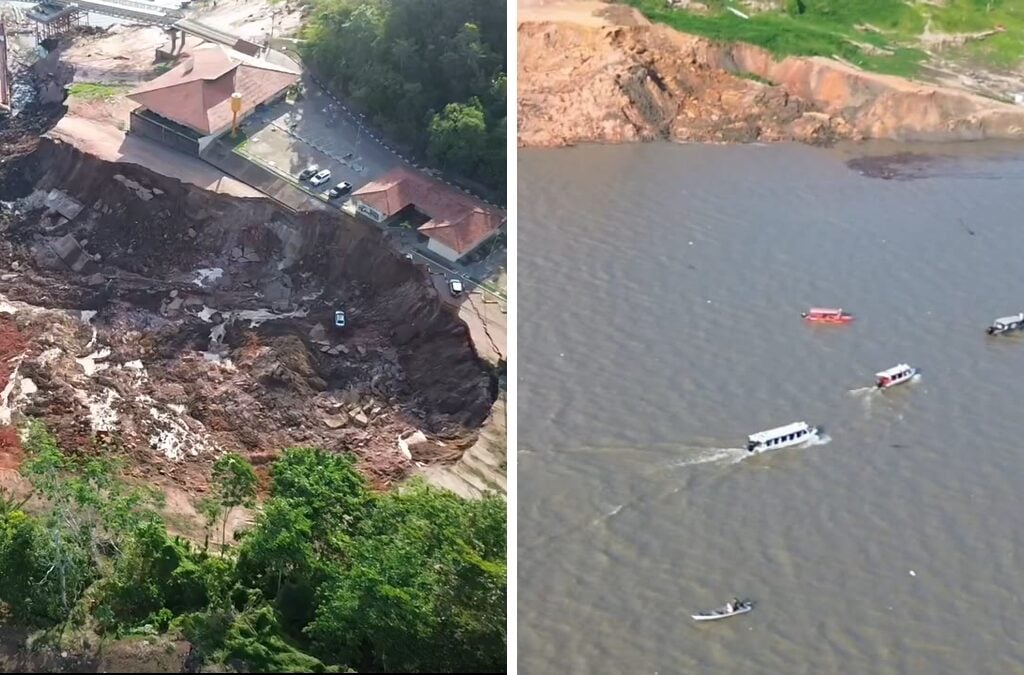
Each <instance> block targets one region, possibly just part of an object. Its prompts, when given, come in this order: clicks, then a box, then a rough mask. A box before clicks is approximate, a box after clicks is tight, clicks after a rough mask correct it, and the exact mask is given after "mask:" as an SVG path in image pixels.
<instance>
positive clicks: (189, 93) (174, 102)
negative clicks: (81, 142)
mask: <svg viewBox="0 0 1024 675" xmlns="http://www.w3.org/2000/svg"><path fill="white" fill-rule="evenodd" d="M298 81H299V74H298V73H297V72H293V71H292V70H289V69H288V68H285V67H283V66H279V65H276V64H273V63H269V62H268V61H265V60H261V59H255V58H253V57H251V56H247V55H245V54H242V53H241V52H237V51H234V50H232V49H228V48H226V47H223V46H220V45H215V46H209V47H203V48H199V49H196V50H194V51H193V52H192V54H191V55H189V57H188V58H187V59H185V60H184V61H183V62H182V63H180V64H179V65H177V66H176V67H174V68H172V69H171V70H169V71H167V72H166V73H164V74H163V75H161V76H160V77H158V78H156V79H155V80H152V81H151V82H147V83H145V84H143V85H141V86H139V87H137V88H136V89H135V90H134V91H132V92H131V93H130V94H128V98H130V99H131V100H133V101H135V102H136V103H139V104H140V105H141V107H140V108H139V111H138V112H146V111H148V113H150V114H151V115H149V116H148V117H152V115H155V116H156V117H157V120H156V121H157V122H159V119H160V118H162V120H169V121H170V122H173V123H174V125H180V126H181V127H184V128H185V129H188V130H189V131H191V132H192V133H193V134H195V135H197V136H198V137H200V138H202V137H216V136H219V135H220V134H222V133H224V132H225V131H227V130H228V129H230V128H231V121H232V111H231V95H232V94H234V93H238V94H240V95H241V97H242V102H241V105H242V107H241V110H240V111H239V113H238V119H239V120H242V119H244V118H245V117H246V116H247V115H248V114H249V113H251V112H252V111H253V110H254V109H255V108H256V107H257V106H259V105H261V104H264V103H268V102H270V101H273V100H275V99H277V98H279V97H280V96H283V95H284V93H285V92H286V91H287V90H288V88H289V87H291V86H292V85H294V84H295V83H296V82H298ZM133 122H134V120H133ZM171 129H174V130H177V129H176V128H175V126H173V125H172V126H171Z"/></svg>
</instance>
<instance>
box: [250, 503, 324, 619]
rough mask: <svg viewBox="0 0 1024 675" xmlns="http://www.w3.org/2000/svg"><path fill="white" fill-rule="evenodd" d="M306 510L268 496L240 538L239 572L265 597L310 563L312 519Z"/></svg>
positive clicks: (271, 594)
mask: <svg viewBox="0 0 1024 675" xmlns="http://www.w3.org/2000/svg"><path fill="white" fill-rule="evenodd" d="M305 511H306V509H302V508H296V507H295V506H294V505H293V504H291V503H289V502H288V501H287V500H285V499H281V498H274V499H271V500H270V501H269V502H267V504H266V505H265V506H264V508H263V512H262V513H261V514H260V516H259V519H258V520H257V521H256V527H255V528H253V530H252V531H251V532H250V533H248V534H247V536H246V537H245V539H244V540H243V541H242V546H241V549H240V551H239V555H238V575H239V577H240V578H242V579H244V580H246V581H247V582H248V583H249V584H250V585H255V586H257V587H258V588H260V589H261V590H262V591H263V593H264V594H265V596H266V597H267V598H268V599H273V598H275V597H276V596H277V595H278V593H280V591H281V584H282V581H283V580H284V579H285V578H287V577H288V576H290V575H293V574H298V573H308V570H309V569H310V568H311V566H312V565H311V560H312V558H313V545H312V541H313V533H312V523H311V522H310V520H309V518H308V517H306V514H305Z"/></svg>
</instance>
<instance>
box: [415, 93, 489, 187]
mask: <svg viewBox="0 0 1024 675" xmlns="http://www.w3.org/2000/svg"><path fill="white" fill-rule="evenodd" d="M486 147H487V125H486V124H485V123H484V111H483V108H482V107H481V105H480V101H478V100H475V99H474V100H473V102H472V103H469V104H462V103H449V104H448V105H446V106H445V107H444V110H443V111H441V112H440V113H438V114H436V115H434V118H433V119H432V120H431V122H430V144H429V146H428V148H427V152H428V154H429V155H430V158H431V159H432V160H433V161H435V162H437V163H438V164H439V165H440V166H441V167H442V168H443V169H445V170H450V171H454V172H456V173H458V174H461V175H463V176H474V175H476V173H477V165H478V164H479V162H480V159H481V157H482V156H483V154H484V149H485V148H486Z"/></svg>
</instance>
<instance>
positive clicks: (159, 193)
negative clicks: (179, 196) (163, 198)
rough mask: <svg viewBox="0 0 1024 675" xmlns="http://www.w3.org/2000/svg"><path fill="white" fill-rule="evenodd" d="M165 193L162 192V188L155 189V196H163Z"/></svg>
mask: <svg viewBox="0 0 1024 675" xmlns="http://www.w3.org/2000/svg"><path fill="white" fill-rule="evenodd" d="M163 193H164V191H163V190H161V189H160V188H153V194H155V195H162V194H163Z"/></svg>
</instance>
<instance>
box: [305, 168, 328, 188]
mask: <svg viewBox="0 0 1024 675" xmlns="http://www.w3.org/2000/svg"><path fill="white" fill-rule="evenodd" d="M330 179H331V170H330V169H324V170H323V171H321V172H319V173H318V174H316V175H315V176H313V177H312V178H310V179H309V184H310V185H323V184H324V183H326V182H327V181H329V180H330Z"/></svg>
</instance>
